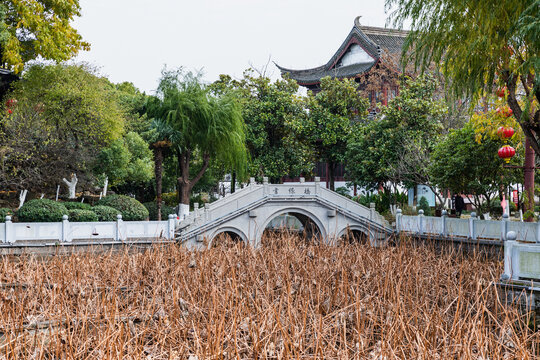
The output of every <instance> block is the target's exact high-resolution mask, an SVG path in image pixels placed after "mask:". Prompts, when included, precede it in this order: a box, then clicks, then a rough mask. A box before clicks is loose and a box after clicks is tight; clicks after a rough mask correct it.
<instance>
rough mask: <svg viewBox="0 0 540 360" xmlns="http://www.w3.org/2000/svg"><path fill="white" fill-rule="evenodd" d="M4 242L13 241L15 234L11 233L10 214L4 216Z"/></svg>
mask: <svg viewBox="0 0 540 360" xmlns="http://www.w3.org/2000/svg"><path fill="white" fill-rule="evenodd" d="M4 235H5V239H4V242H5V243H14V242H15V240H16V239H15V236H14V234H13V223H12V222H11V216H9V215H8V216H6V227H5V234H4Z"/></svg>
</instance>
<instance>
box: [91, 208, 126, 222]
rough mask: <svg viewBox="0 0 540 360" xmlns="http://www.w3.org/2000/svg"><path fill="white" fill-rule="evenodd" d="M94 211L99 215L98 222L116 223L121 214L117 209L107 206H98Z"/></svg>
mask: <svg viewBox="0 0 540 360" xmlns="http://www.w3.org/2000/svg"><path fill="white" fill-rule="evenodd" d="M92 211H93V212H94V213H95V214H96V215H97V217H98V221H116V219H117V217H116V216H117V215H118V213H119V211H118V210H116V209H115V208H113V207H110V206H105V205H96V206H94V207H92Z"/></svg>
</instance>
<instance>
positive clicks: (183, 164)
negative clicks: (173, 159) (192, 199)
mask: <svg viewBox="0 0 540 360" xmlns="http://www.w3.org/2000/svg"><path fill="white" fill-rule="evenodd" d="M190 158H191V154H190V153H189V152H188V151H185V152H184V153H182V154H180V156H179V157H178V161H179V162H180V164H179V165H180V172H181V174H182V176H180V177H179V178H178V191H179V193H180V205H179V206H180V209H179V214H178V215H179V216H180V219H184V218H185V217H186V216H187V215H188V214H189V196H190V194H191V189H193V186H195V184H197V182H198V181H199V180H200V179H201V178H202V176H203V175H204V173H205V171H206V169H208V165H209V164H210V155H209V154H204V155H203V166H202V167H201V170H199V172H198V173H197V175H195V177H194V178H193V179H191V180H190V179H189V162H190Z"/></svg>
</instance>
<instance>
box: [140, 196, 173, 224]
mask: <svg viewBox="0 0 540 360" xmlns="http://www.w3.org/2000/svg"><path fill="white" fill-rule="evenodd" d="M143 205H144V207H145V208H146V209H147V210H148V216H149V217H150V220H157V204H156V202H155V201H152V202H146V203H144V204H143ZM169 214H175V212H174V208H173V207H172V206H167V205H165V204H161V220H167V219H168V218H169Z"/></svg>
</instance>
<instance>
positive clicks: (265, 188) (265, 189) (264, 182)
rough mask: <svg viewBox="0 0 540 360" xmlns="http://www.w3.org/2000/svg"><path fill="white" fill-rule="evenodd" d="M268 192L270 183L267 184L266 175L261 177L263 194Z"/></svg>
mask: <svg viewBox="0 0 540 360" xmlns="http://www.w3.org/2000/svg"><path fill="white" fill-rule="evenodd" d="M268 194H270V185H269V184H268V177H266V176H265V177H263V195H268Z"/></svg>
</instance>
